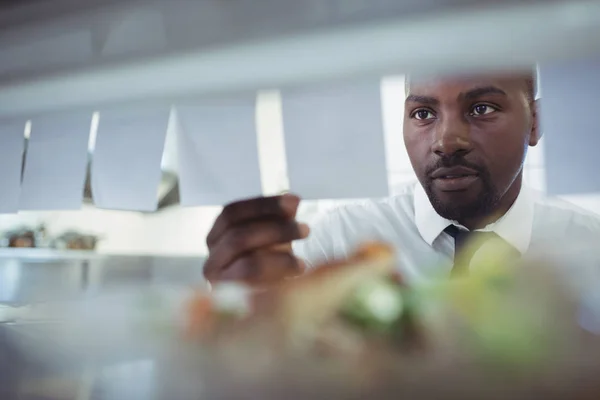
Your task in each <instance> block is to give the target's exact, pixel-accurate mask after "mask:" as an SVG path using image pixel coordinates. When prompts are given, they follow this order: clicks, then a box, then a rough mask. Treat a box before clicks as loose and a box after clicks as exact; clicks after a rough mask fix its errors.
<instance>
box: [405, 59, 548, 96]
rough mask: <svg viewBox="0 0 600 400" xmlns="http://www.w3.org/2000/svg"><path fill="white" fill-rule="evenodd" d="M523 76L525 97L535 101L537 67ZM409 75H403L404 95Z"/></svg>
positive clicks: (406, 90)
mask: <svg viewBox="0 0 600 400" xmlns="http://www.w3.org/2000/svg"><path fill="white" fill-rule="evenodd" d="M523 75H524V76H525V85H526V91H527V97H528V98H529V100H530V101H535V100H536V99H537V98H538V94H539V93H538V70H537V67H532V68H531V69H530V70H524V72H523ZM409 80H410V78H409V75H408V74H407V75H405V77H404V82H405V94H406V95H408V82H409Z"/></svg>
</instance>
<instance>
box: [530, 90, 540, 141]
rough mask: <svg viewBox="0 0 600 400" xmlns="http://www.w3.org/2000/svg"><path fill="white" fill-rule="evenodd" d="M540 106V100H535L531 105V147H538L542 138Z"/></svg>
mask: <svg viewBox="0 0 600 400" xmlns="http://www.w3.org/2000/svg"><path fill="white" fill-rule="evenodd" d="M539 104H540V101H539V99H537V100H534V101H533V102H532V103H531V117H532V124H531V133H530V135H529V145H530V146H531V147H533V146H535V145H537V144H538V142H539V141H540V139H541V138H542V130H541V129H540V118H539V115H540V113H539Z"/></svg>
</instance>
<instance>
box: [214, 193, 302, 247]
mask: <svg viewBox="0 0 600 400" xmlns="http://www.w3.org/2000/svg"><path fill="white" fill-rule="evenodd" d="M299 204H300V198H299V197H298V196H295V195H292V194H284V195H282V196H273V197H258V198H255V199H250V200H243V201H238V202H235V203H231V204H228V205H226V206H225V208H223V211H222V212H221V214H220V215H219V216H218V217H217V219H216V220H215V223H214V225H213V227H212V229H211V230H210V232H209V233H208V236H207V237H206V244H207V245H208V247H209V248H210V247H212V246H213V245H214V244H215V243H216V242H217V241H218V240H219V238H220V237H221V235H223V233H224V232H225V231H227V230H228V229H229V228H231V227H233V226H234V225H238V224H241V223H243V222H247V221H251V220H255V219H262V218H273V217H280V218H285V219H293V218H294V217H295V216H296V211H297V210H298V205H299Z"/></svg>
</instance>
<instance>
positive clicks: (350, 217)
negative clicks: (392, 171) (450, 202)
mask: <svg viewBox="0 0 600 400" xmlns="http://www.w3.org/2000/svg"><path fill="white" fill-rule="evenodd" d="M414 189H415V184H412V183H411V184H406V185H403V186H401V187H398V188H396V190H395V191H394V194H393V195H391V196H388V197H384V198H376V199H363V200H357V201H352V202H349V203H346V204H341V205H338V206H335V207H333V208H331V209H329V210H328V211H327V213H326V216H327V217H328V218H333V219H341V220H344V221H361V222H368V221H369V220H371V219H372V218H374V220H372V221H373V222H376V221H377V220H378V218H381V217H383V218H394V217H398V218H402V219H405V218H411V219H414V214H415V211H414Z"/></svg>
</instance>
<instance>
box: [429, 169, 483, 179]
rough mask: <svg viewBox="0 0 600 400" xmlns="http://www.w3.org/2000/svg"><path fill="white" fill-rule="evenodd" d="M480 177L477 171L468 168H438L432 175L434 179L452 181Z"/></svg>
mask: <svg viewBox="0 0 600 400" xmlns="http://www.w3.org/2000/svg"><path fill="white" fill-rule="evenodd" d="M473 175H479V173H478V172H477V171H475V170H474V169H471V168H467V167H451V168H438V169H436V170H435V171H433V173H432V174H431V177H432V178H433V179H452V178H462V177H465V176H473Z"/></svg>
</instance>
